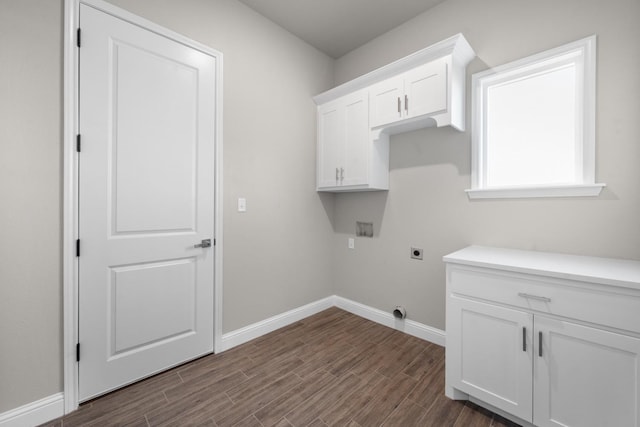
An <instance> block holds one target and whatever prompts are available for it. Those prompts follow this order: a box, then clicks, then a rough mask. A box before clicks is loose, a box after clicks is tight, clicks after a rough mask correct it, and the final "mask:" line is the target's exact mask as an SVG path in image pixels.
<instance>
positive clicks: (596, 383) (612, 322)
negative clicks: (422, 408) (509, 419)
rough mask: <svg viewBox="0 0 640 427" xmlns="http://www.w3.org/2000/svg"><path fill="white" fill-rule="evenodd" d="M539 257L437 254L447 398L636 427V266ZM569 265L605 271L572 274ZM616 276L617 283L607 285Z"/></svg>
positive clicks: (554, 418) (590, 424) (639, 306)
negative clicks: (443, 292)
mask: <svg viewBox="0 0 640 427" xmlns="http://www.w3.org/2000/svg"><path fill="white" fill-rule="evenodd" d="M484 249H486V251H483V250H484ZM497 254H498V255H500V254H502V255H505V257H506V259H508V261H506V262H501V259H500V257H499V256H496V255H497ZM514 254H515V255H516V256H515V257H514V256H513V255H514ZM529 254H532V253H529ZM533 254H535V253H533ZM538 255H539V253H538V254H535V255H534V258H535V257H538ZM544 256H546V257H547V258H545V260H546V262H545V263H542V264H540V263H538V262H533V263H532V262H531V259H528V258H527V252H526V251H515V252H512V251H509V250H504V252H501V250H498V251H497V252H496V250H494V248H479V247H470V248H467V250H464V249H463V250H462V251H458V252H456V253H454V254H451V255H448V256H446V257H445V261H446V262H447V346H446V394H447V396H449V397H450V398H454V399H469V398H472V399H474V400H476V401H478V403H480V404H483V403H484V404H486V405H485V406H487V407H489V408H490V409H497V410H499V411H504V413H505V414H509V415H511V416H513V417H515V420H516V421H520V422H522V423H523V424H525V425H535V426H565V427H566V426H568V427H606V426H611V427H638V426H640V263H637V265H634V264H633V263H634V262H632V261H631V262H629V263H631V264H625V265H626V266H627V267H628V266H629V265H631V267H632V268H631V272H632V274H631V275H629V270H625V271H623V270H620V269H619V268H618V269H616V267H619V266H620V264H619V263H618V264H616V263H615V262H612V263H610V262H608V261H617V260H598V259H596V258H585V257H569V258H566V257H567V256H565V255H563V256H561V257H560V258H556V257H554V254H544ZM537 259H538V260H539V259H540V258H539V257H538V258H537ZM567 259H568V260H569V263H568V265H566V266H565V265H563V263H562V262H563V261H567ZM514 260H516V261H517V262H516V261H514ZM574 261H575V262H576V263H577V264H575V265H573V266H572V264H571V263H572V262H574ZM598 262H601V265H602V267H603V268H602V269H599V268H595V269H594V268H593V267H594V263H596V267H598V266H597V263H598ZM541 265H549V266H552V267H553V271H550V270H545V269H543V268H541ZM532 266H535V267H536V268H537V269H538V270H537V271H536V270H535V269H532ZM576 266H578V270H580V269H582V270H588V271H589V272H590V274H593V272H594V271H608V273H606V276H607V277H606V278H603V277H600V276H597V275H596V276H594V277H585V276H584V275H583V274H579V275H578V274H576V277H579V280H577V279H576V280H573V279H572V274H573V273H572V271H575V269H574V268H573V267H576ZM607 266H608V267H607ZM616 270H617V271H616ZM616 273H623V274H621V277H624V280H625V282H620V283H616V285H615V286H612V285H611V283H612V281H613V282H615V281H614V280H613V279H612V277H614V276H615V275H616ZM634 275H635V276H634ZM629 277H632V278H633V277H635V278H636V279H638V280H637V283H636V282H635V281H634V280H635V279H634V280H632V281H630V282H629V281H628V279H629ZM599 302H602V303H603V304H599Z"/></svg>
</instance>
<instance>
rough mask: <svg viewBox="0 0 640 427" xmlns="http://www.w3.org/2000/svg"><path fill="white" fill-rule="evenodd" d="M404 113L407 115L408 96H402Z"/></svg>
mask: <svg viewBox="0 0 640 427" xmlns="http://www.w3.org/2000/svg"><path fill="white" fill-rule="evenodd" d="M404 111H406V112H407V113H409V96H408V95H405V96H404Z"/></svg>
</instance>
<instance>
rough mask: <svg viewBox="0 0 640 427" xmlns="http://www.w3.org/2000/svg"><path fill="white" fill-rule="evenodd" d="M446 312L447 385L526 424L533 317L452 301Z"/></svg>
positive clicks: (529, 414)
mask: <svg viewBox="0 0 640 427" xmlns="http://www.w3.org/2000/svg"><path fill="white" fill-rule="evenodd" d="M447 309H448V310H451V312H452V313H454V314H453V315H451V316H450V317H449V318H448V320H449V319H450V320H451V321H450V322H449V323H447V336H451V337H456V339H455V340H449V339H448V340H447V356H448V357H447V361H449V360H451V363H452V364H453V367H452V368H451V370H450V371H448V372H451V373H452V378H451V385H452V386H453V387H455V388H457V389H458V390H461V391H463V392H465V393H469V394H472V395H473V396H475V397H477V398H478V399H480V400H483V401H485V402H487V403H488V404H490V405H493V406H495V407H496V408H500V409H503V410H505V411H507V412H509V413H511V414H513V415H515V416H517V417H520V418H522V419H523V420H526V421H529V422H530V421H531V419H532V411H533V408H532V406H533V403H532V394H533V386H532V376H531V369H532V363H533V362H532V361H531V358H532V355H533V345H532V344H533V343H532V337H533V315H532V314H529V313H525V312H522V311H518V310H511V309H508V308H504V307H498V306H495V305H491V304H484V303H481V302H476V301H470V300H467V299H463V298H458V297H455V296H452V297H451V298H450V302H449V306H448V307H447ZM449 355H451V357H450V358H449Z"/></svg>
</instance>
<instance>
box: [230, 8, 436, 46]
mask: <svg viewBox="0 0 640 427" xmlns="http://www.w3.org/2000/svg"><path fill="white" fill-rule="evenodd" d="M240 1H241V2H242V3H244V4H245V5H247V6H249V7H250V8H252V9H253V10H255V11H256V12H258V13H260V14H261V15H263V16H265V17H267V18H269V19H270V20H272V21H273V22H275V23H276V24H278V25H280V26H281V27H283V28H285V29H286V30H287V31H289V32H291V33H292V34H294V35H296V36H298V37H299V38H301V39H302V40H304V41H306V42H307V43H309V44H310V45H312V46H314V47H315V48H317V49H319V50H321V51H322V52H324V53H326V54H327V55H329V56H331V57H332V58H339V57H341V56H342V55H344V54H345V53H347V52H350V51H352V50H353V49H355V48H357V47H359V46H362V45H363V44H365V43H367V42H368V41H370V40H372V39H374V38H376V37H378V36H379V35H382V34H384V33H386V32H387V31H389V30H391V29H393V28H395V27H397V26H398V25H400V24H402V23H404V22H406V21H408V20H410V19H411V18H413V17H414V16H416V15H418V14H420V13H422V12H424V11H426V10H427V9H430V8H431V7H433V6H435V5H436V4H438V3H441V2H442V1H444V0H240Z"/></svg>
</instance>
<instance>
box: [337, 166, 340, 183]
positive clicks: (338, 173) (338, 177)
mask: <svg viewBox="0 0 640 427" xmlns="http://www.w3.org/2000/svg"><path fill="white" fill-rule="evenodd" d="M339 179H340V172H339V171H338V168H336V184H337V183H338V180H339Z"/></svg>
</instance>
